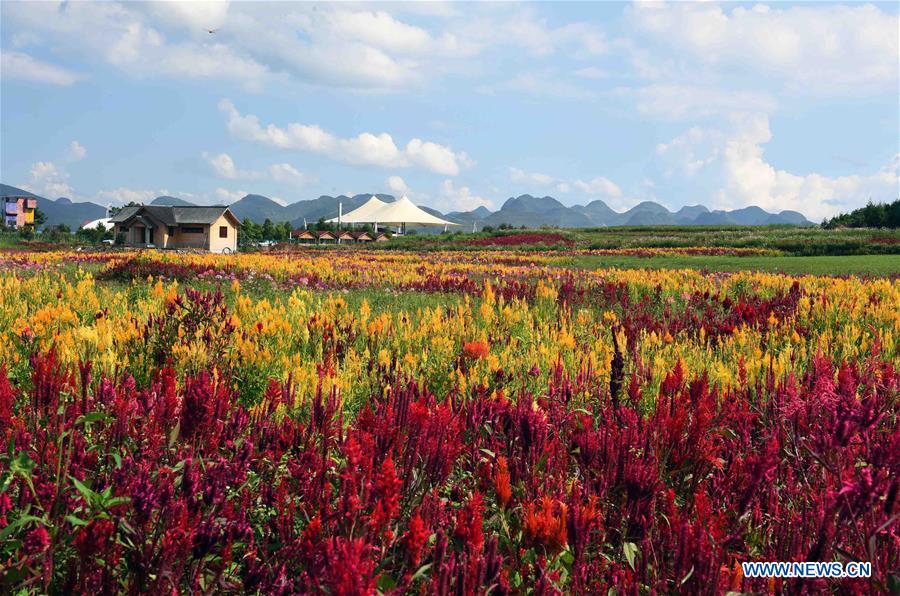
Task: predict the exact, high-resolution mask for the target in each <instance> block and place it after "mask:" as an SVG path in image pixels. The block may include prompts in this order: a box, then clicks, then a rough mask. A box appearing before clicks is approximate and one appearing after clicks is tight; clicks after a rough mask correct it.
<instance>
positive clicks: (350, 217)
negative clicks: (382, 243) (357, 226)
mask: <svg viewBox="0 0 900 596" xmlns="http://www.w3.org/2000/svg"><path fill="white" fill-rule="evenodd" d="M385 205H387V203H385V202H384V201H382V200H381V199H379V198H378V197H376V196H374V195H373V196H371V197H369V200H368V201H366V202H365V203H363V204H362V205H360V206H359V207H357V208H356V209H354V210H353V211H351V212H349V213H345V214H344V215H343V216H341V223H370V222H372V221H374V220H373V219H372V218H371V215H372V214H373V213H375V212H376V211H378V210H379V209H381V208H382V207H384V206H385ZM337 221H338V218H336V217H335V218H333V219H329V220H328V222H329V223H337Z"/></svg>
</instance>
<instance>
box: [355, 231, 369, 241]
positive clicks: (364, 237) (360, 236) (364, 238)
mask: <svg viewBox="0 0 900 596" xmlns="http://www.w3.org/2000/svg"><path fill="white" fill-rule="evenodd" d="M356 241H357V242H371V241H372V237H371V236H369V235H368V234H367V233H365V232H360V233H358V234H357V235H356Z"/></svg>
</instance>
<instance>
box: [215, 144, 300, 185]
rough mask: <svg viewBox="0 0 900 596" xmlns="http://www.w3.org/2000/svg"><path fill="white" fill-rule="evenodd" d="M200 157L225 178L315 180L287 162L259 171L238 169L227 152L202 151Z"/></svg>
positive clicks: (280, 180)
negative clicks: (215, 153)
mask: <svg viewBox="0 0 900 596" xmlns="http://www.w3.org/2000/svg"><path fill="white" fill-rule="evenodd" d="M202 157H203V159H205V160H206V162H207V163H208V164H209V165H210V167H211V168H212V170H213V172H215V174H216V175H217V176H219V177H220V178H225V179H227V180H262V179H270V180H274V181H275V182H281V183H285V184H290V185H291V186H307V185H309V184H312V183H314V182H316V181H317V179H316V177H315V176H310V175H308V174H304V173H303V172H301V171H299V170H298V169H297V168H295V167H294V166H292V165H291V164H289V163H276V164H272V165H270V166H269V167H268V168H267V169H266V171H264V172H260V171H255V170H241V169H239V168H238V167H237V165H235V163H234V159H232V157H231V156H230V155H228V154H227V153H220V154H218V155H210V154H208V153H205V152H204V153H203V154H202Z"/></svg>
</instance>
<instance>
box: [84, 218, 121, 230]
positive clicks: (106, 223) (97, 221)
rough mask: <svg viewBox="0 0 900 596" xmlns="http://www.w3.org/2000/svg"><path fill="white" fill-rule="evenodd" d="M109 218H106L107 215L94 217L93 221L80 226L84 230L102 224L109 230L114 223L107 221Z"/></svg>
mask: <svg viewBox="0 0 900 596" xmlns="http://www.w3.org/2000/svg"><path fill="white" fill-rule="evenodd" d="M109 219H110V218H108V217H101V218H100V219H95V220H94V221H89V222H87V223H86V224H84V225H83V226H81V227H82V228H84V229H85V230H93V229H96V228H99V227H100V226H101V225H102V226H103V227H104V228H106V229H107V230H111V229H113V226H114V224H112V223H111V222H110V221H109Z"/></svg>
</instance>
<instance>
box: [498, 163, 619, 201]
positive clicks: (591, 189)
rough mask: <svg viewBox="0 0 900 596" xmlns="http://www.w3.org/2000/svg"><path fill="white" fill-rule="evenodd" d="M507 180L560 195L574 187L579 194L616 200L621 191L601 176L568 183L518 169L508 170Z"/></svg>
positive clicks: (546, 175)
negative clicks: (547, 189)
mask: <svg viewBox="0 0 900 596" xmlns="http://www.w3.org/2000/svg"><path fill="white" fill-rule="evenodd" d="M509 179H510V180H511V181H513V182H515V183H516V184H522V185H525V186H538V187H541V188H552V189H554V190H556V191H557V192H561V193H567V192H570V191H571V190H572V187H573V186H574V187H575V188H576V189H578V190H580V191H581V192H584V193H587V194H590V195H602V196H605V197H609V198H618V197H620V196H621V195H622V191H621V189H620V188H619V187H618V186H617V185H616V184H615V183H613V182H612V181H611V180H609V179H607V178H604V177H603V176H597V177H596V178H593V179H591V180H589V181H587V182H585V181H584V180H580V179H578V180H574V181H571V182H570V181H567V180H563V179H561V178H555V177H553V176H550V175H548V174H541V173H538V172H525V171H523V170H520V169H518V168H509Z"/></svg>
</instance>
